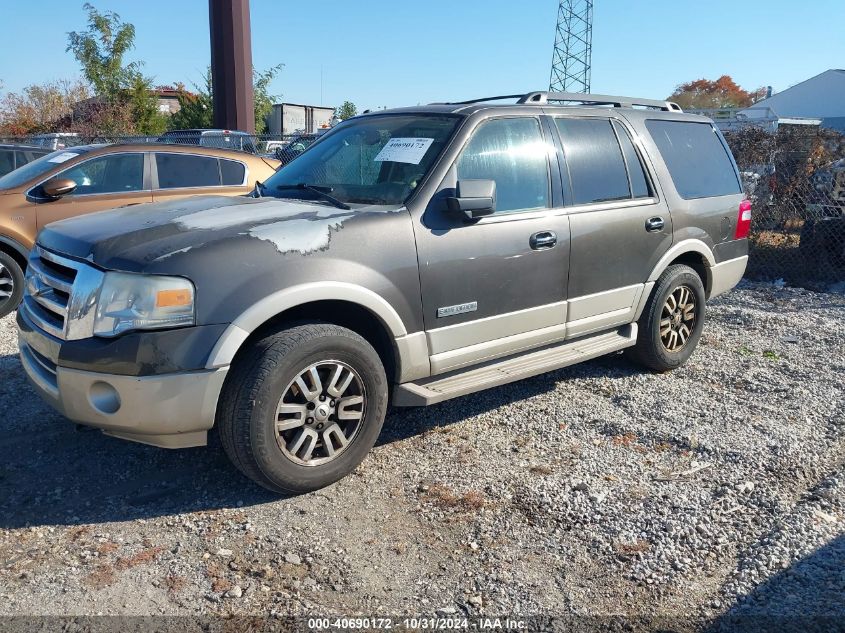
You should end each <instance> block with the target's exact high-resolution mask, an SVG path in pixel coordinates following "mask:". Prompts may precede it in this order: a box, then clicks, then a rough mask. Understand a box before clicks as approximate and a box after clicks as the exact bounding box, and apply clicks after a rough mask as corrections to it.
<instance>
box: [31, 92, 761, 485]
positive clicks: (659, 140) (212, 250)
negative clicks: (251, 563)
mask: <svg viewBox="0 0 845 633" xmlns="http://www.w3.org/2000/svg"><path fill="white" fill-rule="evenodd" d="M498 99H499V98H489V99H481V100H476V101H469V102H462V103H443V104H432V105H428V106H421V107H412V108H400V109H395V110H386V111H379V112H375V113H372V114H365V115H362V116H357V117H354V118H352V119H349V120H347V121H345V122H343V123H342V124H340V125H338V126H337V127H336V128H334V129H333V130H331V131H330V132H328V133H327V134H325V135H324V136H322V137H320V139H318V140H317V141H316V142H315V143H314V144H313V145H311V146H310V147H309V148H308V149H307V150H306V151H305V152H303V153H302V154H301V155H299V156H298V157H296V158H295V159H294V160H293V161H292V162H291V163H289V164H288V165H286V166H284V167H283V168H281V169H280V170H279V171H278V172H276V173H275V174H274V175H273V176H272V177H271V178H269V179H268V180H267V181H266V182H264V183H263V184H259V185H257V187H256V189H255V191H254V192H253V193H252V194H251V195H250V196H248V197H241V198H228V197H220V196H202V197H193V198H186V199H182V200H176V201H172V202H166V203H160V204H159V203H156V204H151V205H145V206H143V207H136V208H124V209H117V210H114V211H107V212H104V213H97V214H91V215H86V216H82V217H78V218H75V219H70V220H65V221H62V222H57V223H55V224H50V225H48V226H47V227H45V228H44V229H43V230H42V231H41V233H40V235H39V237H38V243H37V246H36V248H35V249H34V250H33V252H32V255H31V258H30V261H29V267H28V271H27V284H26V295H25V297H24V300H23V304H22V306H21V308H20V309H19V311H18V315H17V323H18V326H19V332H20V350H21V351H20V353H21V360H22V362H23V366H24V368H25V370H26V372H27V374H28V375H29V377H30V379H31V381H32V383H33V384H34V385H35V387H36V389H37V390H38V391H39V392H40V394H41V395H42V396H43V397H44V398H45V399H46V400H47V401H48V402H50V403H51V404H52V405H53V406H54V407H55V408H56V409H57V410H59V411H60V412H61V413H63V414H64V415H65V416H67V417H68V418H70V419H71V420H74V421H76V422H79V423H82V424H86V425H90V426H94V427H98V428H100V429H102V430H103V431H104V432H106V433H108V434H109V435H113V436H116V437H120V438H125V439H129V440H134V441H138V442H144V443H147V444H153V445H155V446H162V447H168V448H179V447H188V446H198V445H204V444H205V443H206V439H207V432H208V431H209V429H211V428H212V427H216V428H217V429H218V431H219V435H220V437H221V439H222V444H223V447H224V449H225V451H226V452H227V454H228V455H229V457H230V458H231V460H232V461H233V462H234V464H235V465H236V466H237V468H239V469H240V470H241V471H242V472H243V473H244V474H246V475H247V476H248V477H250V478H252V479H253V480H255V481H256V482H258V483H259V484H261V485H262V486H265V487H267V488H269V489H271V490H275V491H278V492H283V493H300V492H305V491H309V490H314V489H317V488H320V487H322V486H326V485H328V484H330V483H332V482H334V481H337V480H338V479H340V478H341V477H343V476H344V475H346V474H347V473H349V472H350V471H351V470H352V469H353V468H355V466H356V465H358V464H359V463H360V462H361V460H362V459H363V458H364V457H365V456H366V454H367V453H368V451H369V450H370V448H371V447H372V446H373V444H374V442H375V441H376V438H377V436H378V434H379V432H380V430H381V427H382V423H383V421H384V417H385V413H386V411H387V407H388V403H392V404H393V405H394V406H425V405H430V404H434V403H437V402H442V401H444V400H448V399H449V398H455V397H457V396H463V395H466V394H469V393H473V392H475V391H478V390H481V389H485V388H488V387H493V386H496V385H501V384H503V383H507V382H510V381H514V380H519V379H522V378H526V377H528V376H534V375H536V374H541V373H543V372H547V371H550V370H553V369H557V368H560V367H564V366H567V365H571V364H573V363H578V362H581V361H584V360H587V359H590V358H595V357H597V356H600V355H603V354H609V353H612V352H617V351H619V350H625V351H626V352H627V353H629V354H630V356H631V358H633V359H634V360H636V361H638V362H639V363H642V364H643V365H644V366H646V367H648V368H650V369H653V370H656V371H666V370H669V369H673V368H676V367H678V366H680V365H682V364H683V363H684V362H685V361H686V360H687V359H688V358H689V356H690V354H692V352H693V350H694V348H695V346H696V344H697V343H698V340H699V338H700V337H701V332H702V328H703V327H704V319H705V305H704V304H705V301H706V300H707V299H708V298H711V297H715V296H716V295H719V294H721V293H724V292H726V291H728V290H730V289H731V288H732V287H733V286H734V285H735V284H736V283H737V282H738V281H739V279H740V278H741V277H742V275H743V272H744V270H745V266H746V261H747V249H748V245H747V239H746V237H747V234H748V230H749V226H750V221H751V210H750V204H749V203H748V201H747V200H744V199H743V195H742V193H741V187H740V178H739V173H738V171H737V169H736V165H735V164H734V161H733V159H732V157H731V154H730V152H729V150H728V147H727V146H726V144H725V142H724V139H723V138H722V136H721V135H720V133H719V131H718V130H717V129H716V128H715V127H714V126H713V124H712V122H711V121H710V120H709V119H707V118H704V117H701V116H694V115H689V114H684V113H683V112H681V110H680V108H678V107H677V105H675V104H673V103H669V102H664V101H651V100H643V99H631V98H627V97H611V96H603V95H584V94H566V93H545V92H535V93H530V94H527V95H524V96H521V97H519V98H518V101H517V103H515V104H513V103H507V104H497V101H498ZM501 99H504V98H501Z"/></svg>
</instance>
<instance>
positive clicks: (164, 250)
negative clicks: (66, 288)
mask: <svg viewBox="0 0 845 633" xmlns="http://www.w3.org/2000/svg"><path fill="white" fill-rule="evenodd" d="M400 209H402V207H392V206H391V207H386V206H381V205H367V206H356V207H355V208H354V209H351V210H347V209H337V208H335V207H333V206H328V205H326V204H323V203H322V202H316V201H304V200H298V199H291V198H269V197H268V198H248V197H242V198H227V197H211V196H202V197H196V198H187V199H183V200H174V201H171V202H163V203H152V204H147V205H140V206H136V207H129V208H122V209H116V210H114V211H106V212H102V213H97V214H90V215H88V216H79V217H77V218H72V219H70V220H64V221H62V222H58V223H55V224H50V225H49V226H48V227H46V228H45V229H44V230H43V231H42V233H41V235H40V236H39V242H40V243H41V244H42V245H43V246H45V247H47V248H50V249H53V250H55V251H57V252H60V253H65V254H67V255H71V256H76V257H80V258H84V259H88V260H89V261H92V262H94V263H96V264H98V265H101V266H103V267H106V268H114V269H115V270H127V271H137V270H144V269H146V268H147V267H148V266H149V265H151V264H157V263H161V262H167V267H168V269H171V268H173V267H174V266H175V267H177V268H178V266H179V263H178V261H181V260H183V258H185V257H187V258H193V257H194V255H195V253H198V252H202V253H206V252H211V251H214V250H216V249H217V248H218V246H217V245H220V248H226V247H223V244H224V243H225V244H229V245H230V246H229V247H231V245H232V243H233V240H242V241H243V242H244V243H243V245H242V247H243V248H247V249H248V248H250V246H249V244H248V243H249V242H251V241H252V240H256V241H257V240H260V241H264V242H270V243H271V244H272V245H273V247H274V248H275V249H276V251H277V252H278V253H280V254H287V253H291V254H299V255H301V256H305V255H309V254H311V253H315V252H317V251H322V250H326V249H328V248H329V245H330V242H331V240H332V235H333V234H336V233H338V232H339V231H341V230H342V229H343V227H344V223H346V222H348V221H351V220H353V219H355V218H357V217H361V216H372V215H380V214H385V213H393V212H397V211H399V210H400ZM177 260H178V261H177ZM174 270H175V268H174Z"/></svg>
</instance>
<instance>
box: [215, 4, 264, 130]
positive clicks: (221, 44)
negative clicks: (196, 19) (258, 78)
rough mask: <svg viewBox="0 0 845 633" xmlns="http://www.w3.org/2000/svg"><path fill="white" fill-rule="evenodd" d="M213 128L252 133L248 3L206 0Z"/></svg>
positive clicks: (250, 42)
mask: <svg viewBox="0 0 845 633" xmlns="http://www.w3.org/2000/svg"><path fill="white" fill-rule="evenodd" d="M208 22H209V30H210V32H211V86H212V102H213V104H214V126H215V127H217V128H222V129H226V130H242V131H244V132H250V133H254V132H255V94H254V92H253V87H252V35H251V33H250V24H249V0H208Z"/></svg>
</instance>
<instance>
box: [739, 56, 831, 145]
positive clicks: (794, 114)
mask: <svg viewBox="0 0 845 633" xmlns="http://www.w3.org/2000/svg"><path fill="white" fill-rule="evenodd" d="M737 116H738V118H741V117H742V116H744V117H745V118H746V119H747V120H753V119H758V118H761V117H772V116H773V117H774V118H776V119H777V120H778V122H780V123H787V122H789V123H795V122H806V123H809V122H810V121H812V120H813V119H818V120H820V122H821V126H822V127H829V128H834V129H837V130H840V131H842V132H845V70H843V69H835V68H834V69H831V70H826V71H824V72H823V73H821V74H820V75H816V76H815V77H810V78H809V79H806V80H804V81H802V82H801V83H798V84H795V85H794V86H792V87H790V88H787V89H786V90H784V91H783V92H778V93H777V94H774V95H772V96H771V97H769V98H768V99H763V100H762V101H758V102H757V103H755V104H754V105H753V106H752V107H750V108H746V109H744V110H740V111H739V112H738V113H737ZM785 119H792V121H786V120H785Z"/></svg>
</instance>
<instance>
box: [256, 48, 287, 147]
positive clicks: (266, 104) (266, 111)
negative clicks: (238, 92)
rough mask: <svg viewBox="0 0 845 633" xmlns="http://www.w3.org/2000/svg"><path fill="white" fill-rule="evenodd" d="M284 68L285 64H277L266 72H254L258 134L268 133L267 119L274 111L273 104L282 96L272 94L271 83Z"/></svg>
mask: <svg viewBox="0 0 845 633" xmlns="http://www.w3.org/2000/svg"><path fill="white" fill-rule="evenodd" d="M284 67H285V65H284V64H276V65H275V66H273V67H272V68H268V69H267V70H265V71H264V72H259V71H257V70H253V71H252V76H253V82H252V86H253V92H254V94H255V132H256V133H257V134H266V133H267V129H268V125H267V118H268V117H269V116H270V113H271V112H272V111H273V102H274V101H277V100H278V99H279V98H280V96H281V95H271V94H270V82H271V81H273V79H275V77H276V75H278V74H279V73H280V72H281V71H282V68H284Z"/></svg>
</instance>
